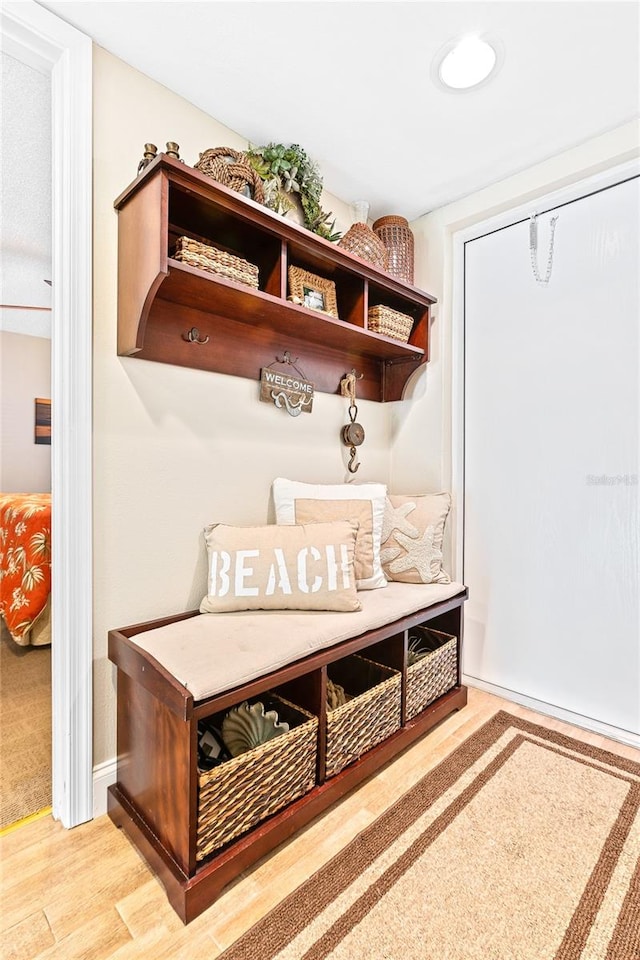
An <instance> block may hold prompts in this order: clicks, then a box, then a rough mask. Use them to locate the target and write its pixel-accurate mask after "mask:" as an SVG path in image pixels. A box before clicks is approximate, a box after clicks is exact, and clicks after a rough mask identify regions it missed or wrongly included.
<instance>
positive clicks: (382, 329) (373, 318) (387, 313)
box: [367, 304, 413, 343]
mask: <svg viewBox="0 0 640 960" xmlns="http://www.w3.org/2000/svg"><path fill="white" fill-rule="evenodd" d="M367 326H368V328H369V330H372V331H373V333H381V334H383V336H385V337H391V338H392V339H393V340H401V341H402V343H406V342H407V340H408V339H409V337H410V336H411V330H412V328H413V317H410V316H409V315H408V314H406V313H400V311H399V310H392V309H391V307H384V306H382V305H381V304H380V305H379V306H377V307H370V308H369V314H368V324H367Z"/></svg>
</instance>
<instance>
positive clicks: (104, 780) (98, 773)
mask: <svg viewBox="0 0 640 960" xmlns="http://www.w3.org/2000/svg"><path fill="white" fill-rule="evenodd" d="M116 779H117V760H116V758H115V757H113V758H112V759H111V760H105V761H104V762H103V763H97V764H96V765H95V767H94V768H93V816H94V818H95V817H101V816H102V815H103V814H104V813H106V812H107V790H108V788H109V787H110V786H111V785H112V784H113V783H115V782H116Z"/></svg>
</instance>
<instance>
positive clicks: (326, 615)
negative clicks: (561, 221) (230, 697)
mask: <svg viewBox="0 0 640 960" xmlns="http://www.w3.org/2000/svg"><path fill="white" fill-rule="evenodd" d="M463 590H464V586H463V585H462V584H461V583H447V584H444V583H426V584H413V583H412V584H407V583H390V584H389V586H388V587H387V589H386V590H369V591H367V592H366V593H361V594H360V599H361V600H362V610H358V611H356V612H354V613H333V612H323V611H298V610H260V611H256V612H253V611H243V612H239V613H205V614H200V615H199V616H196V617H191V618H190V619H189V620H180V621H179V622H178V623H170V624H168V625H167V626H166V627H159V628H158V629H157V630H148V631H146V632H145V633H140V634H138V635H137V636H135V637H132V641H133V642H134V643H136V644H137V645H138V646H139V647H141V648H142V649H143V650H146V651H147V652H148V653H150V654H151V656H153V657H155V659H156V660H157V661H158V662H159V663H161V664H162V666H163V667H165V668H166V669H167V670H168V671H169V673H171V674H172V675H173V676H174V677H175V678H176V680H178V681H179V682H180V683H182V684H183V685H184V686H185V687H186V688H187V690H189V691H190V693H191V694H192V696H193V699H194V700H204V699H206V698H207V697H211V696H213V694H215V693H221V692H222V691H223V690H230V689H232V688H233V687H237V686H238V685H239V684H241V683H246V682H247V681H248V680H255V678H256V677H261V676H263V675H264V674H266V673H270V672H271V671H272V670H276V669H278V667H283V666H285V665H286V664H288V663H293V662H294V661H296V660H300V659H301V658H302V657H307V656H309V654H311V653H314V652H315V651H316V650H323V649H325V648H326V647H331V646H333V644H334V643H339V642H340V641H342V640H348V639H349V638H350V637H357V636H359V635H360V634H362V633H366V631H368V630H373V629H374V628H375V627H381V626H383V625H384V624H386V623H392V622H393V621H394V620H398V619H399V618H400V617H404V616H407V615H408V614H410V613H414V612H415V611H416V610H422V609H423V608H424V607H429V606H431V605H432V604H435V603H440V602H441V601H442V600H447V599H448V598H449V597H454V596H455V595H456V594H458V593H461V592H462V591H463Z"/></svg>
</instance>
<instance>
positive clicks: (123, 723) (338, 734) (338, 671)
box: [109, 583, 467, 923]
mask: <svg viewBox="0 0 640 960" xmlns="http://www.w3.org/2000/svg"><path fill="white" fill-rule="evenodd" d="M359 597H360V599H361V600H362V604H363V609H362V610H361V611H357V612H354V613H332V612H302V611H271V612H270V611H258V612H243V613H229V614H199V613H198V612H191V613H184V614H180V615H178V616H174V617H167V618H164V619H161V620H156V621H151V622H148V623H142V624H137V625H134V626H129V627H124V628H122V629H119V630H112V631H110V633H109V658H110V659H111V660H112V661H113V662H114V663H115V664H116V666H117V668H118V774H117V776H118V779H117V783H116V784H115V785H114V786H112V787H110V789H109V815H110V816H111V819H112V820H113V821H114V823H116V824H117V825H118V826H120V827H122V828H124V829H125V830H126V832H127V833H128V835H129V836H130V838H131V839H132V840H133V842H134V843H135V844H136V846H137V847H138V848H139V850H140V851H141V853H142V854H143V855H144V856H145V858H146V859H147V861H148V862H149V864H150V865H151V866H152V867H153V869H154V870H155V871H156V873H157V874H158V876H159V879H160V880H161V882H162V883H163V884H164V886H165V888H166V890H167V894H168V897H169V900H170V902H171V904H172V905H173V907H174V909H175V910H176V912H177V913H178V914H179V916H180V917H181V918H182V920H183V921H184V922H185V923H188V922H189V921H190V920H191V919H193V918H194V917H196V916H197V915H198V914H199V913H201V912H202V911H203V910H204V909H206V907H208V906H209V905H210V904H211V903H212V902H213V901H214V900H215V899H216V897H217V896H218V895H219V894H220V892H221V891H222V889H223V888H224V886H225V885H226V884H228V883H229V882H230V881H231V880H233V879H234V878H235V877H236V876H237V875H238V874H239V873H240V872H241V871H242V870H244V869H245V868H246V867H247V866H249V865H250V864H252V863H254V862H255V861H256V860H258V859H259V858H260V857H262V856H263V855H264V854H265V853H267V852H268V851H269V850H271V849H273V848H274V847H275V846H277V845H278V844H279V843H281V842H282V841H283V840H285V839H286V838H288V837H289V836H291V835H292V834H293V833H294V832H295V831H296V830H298V829H299V828H300V827H301V826H302V825H304V824H306V823H308V822H309V821H310V820H312V819H313V818H314V817H315V816H317V815H318V814H319V813H320V812H321V811H322V810H324V809H326V808H327V807H328V806H329V805H330V804H331V803H333V802H334V801H335V800H337V799H339V798H340V797H341V796H343V795H344V794H345V793H346V792H347V791H348V790H350V789H351V788H352V787H354V786H355V785H356V784H357V783H359V782H361V781H362V780H364V779H365V778H366V777H368V776H370V775H371V774H372V773H373V772H374V771H375V770H377V769H378V768H379V767H381V766H382V765H383V764H385V763H386V762H388V761H389V760H390V759H391V758H392V757H393V756H395V755H396V754H397V753H399V752H400V751H401V750H402V749H404V747H406V746H407V745H409V744H410V743H411V742H413V741H414V740H416V739H417V738H418V737H420V736H422V735H423V734H424V733H425V732H426V731H427V730H429V729H430V728H431V727H433V726H434V725H435V724H436V723H438V722H439V721H440V720H441V719H443V718H444V717H445V716H447V714H449V713H451V712H452V711H454V710H457V709H460V708H461V707H463V706H464V705H465V703H466V701H467V691H466V688H465V687H464V686H462V685H461V682H460V678H461V644H462V628H463V613H462V611H463V604H464V601H465V600H466V598H467V591H466V588H465V587H464V586H463V585H462V584H459V583H453V584H401V583H390V584H389V585H388V587H386V588H385V589H382V590H371V591H362V592H361V593H360V594H359ZM421 625H422V626H428V627H429V628H433V629H434V630H435V631H438V632H440V633H441V634H442V635H446V643H444V644H443V651H444V653H439V652H438V651H437V650H436V652H435V654H434V658H433V659H432V660H431V662H430V664H429V666H428V668H427V671H428V673H429V676H430V680H429V682H428V685H427V687H428V690H427V696H426V699H427V700H430V702H428V703H427V704H426V705H425V706H424V707H423V706H422V704H420V703H419V704H418V705H417V708H416V704H415V698H413V699H412V706H411V710H412V712H413V713H414V715H410V713H409V712H408V710H407V696H408V693H409V694H410V693H411V689H412V686H411V685H412V682H413V680H414V674H415V671H416V669H417V667H416V666H414V667H411V666H409V657H408V648H409V635H410V632H411V631H412V630H413V629H414V628H418V627H419V626H421ZM452 641H454V642H452ZM356 655H357V656H356ZM440 660H442V666H443V669H444V678H443V679H442V680H440V679H439V677H438V676H437V675H436V677H435V679H434V678H433V671H434V665H435V666H436V674H437V672H438V667H437V664H438V663H439V662H440ZM419 663H420V661H418V664H419ZM360 671H361V672H360ZM331 677H334V678H337V680H338V682H341V681H344V683H345V689H346V690H347V693H348V695H349V699H348V701H347V703H346V705H345V706H341V707H338V709H337V710H336V711H329V710H328V709H327V682H328V678H331ZM349 688H351V689H349ZM442 689H445V692H444V693H442V694H441V695H438V693H439V691H440V690H442ZM422 696H423V701H424V699H425V697H424V695H422ZM433 696H435V697H436V699H433ZM261 697H262V698H263V699H265V698H267V697H274V698H280V702H285V703H286V704H288V709H289V708H290V709H291V710H293V712H294V713H296V712H297V713H298V714H299V716H300V726H296V727H295V729H294V730H292V732H289V733H286V734H284V735H282V736H279V737H277V738H276V739H275V740H272V741H270V742H269V743H270V744H273V745H274V746H273V747H269V749H265V747H267V746H268V745H264V744H263V745H262V746H260V747H257V748H255V750H252V751H251V752H249V753H246V754H241V755H240V757H237V758H235V759H234V760H230V761H228V769H225V768H227V764H222V765H220V766H219V767H217V768H215V771H216V772H215V773H214V774H213V775H210V773H207V772H204V771H203V770H201V769H200V768H199V766H198V737H199V731H198V727H199V724H201V723H202V722H203V721H204V720H206V719H207V718H208V719H209V721H210V722H211V718H215V717H218V716H222V715H223V713H224V712H225V711H228V710H229V709H230V708H231V707H233V706H236V705H238V704H240V703H242V702H243V701H245V700H248V701H250V702H255V701H256V700H258V699H260V698H261ZM332 713H333V714H334V716H333V717H332ZM292 733H293V736H292ZM289 738H290V739H289ZM328 739H329V744H328ZM299 751H302V752H299ZM254 754H255V756H254ZM258 754H259V755H258ZM241 757H245V758H247V760H246V762H245V761H242V762H240V763H238V761H239V760H240V759H241ZM271 757H273V761H271V759H270V758H271ZM271 762H273V769H272V770H270V769H269V764H270V763H271ZM296 764H298V765H299V766H300V767H301V768H302V767H304V771H305V772H304V776H303V777H302V779H301V780H299V782H296V783H295V784H293V785H290V784H289V783H286V782H285V783H281V782H280V781H281V780H282V773H283V771H284V772H285V773H286V771H287V769H288V768H289V767H290V766H293V765H296ZM252 769H255V770H256V777H257V778H260V777H265V776H266V777H269V776H270V774H271V772H275V771H276V770H277V771H279V785H278V790H279V791H280V792H279V793H278V794H277V796H276V797H275V799H274V800H273V802H272V803H270V804H269V803H267V804H263V803H262V802H261V801H260V798H256V800H257V801H258V802H256V803H255V804H253V803H251V800H252V799H254V798H252V795H251V779H250V777H251V774H250V772H249V773H247V771H250V770H252ZM218 771H219V774H218ZM236 777H239V778H240V780H239V781H238V780H237V779H236ZM285 779H286V778H285ZM237 782H240V783H241V786H242V791H243V797H244V799H243V800H242V801H241V803H242V806H243V807H244V808H246V809H247V810H249V813H248V814H247V817H246V819H243V818H242V817H241V818H240V819H238V817H237V815H236V814H237V812H238V811H237V810H236V808H235V806H234V803H235V801H234V797H233V796H232V794H233V792H234V790H235V786H234V784H236V783H237ZM227 783H228V786H227V785H226V784H227ZM225 809H226V811H227V812H226V813H225Z"/></svg>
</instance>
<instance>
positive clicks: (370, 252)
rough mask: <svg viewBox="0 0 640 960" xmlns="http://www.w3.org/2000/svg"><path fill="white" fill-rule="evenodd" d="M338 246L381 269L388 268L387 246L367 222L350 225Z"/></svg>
mask: <svg viewBox="0 0 640 960" xmlns="http://www.w3.org/2000/svg"><path fill="white" fill-rule="evenodd" d="M338 246H339V247H342V249H343V250H347V251H348V252H349V253H355V255H356V256H357V257H360V258H361V259H362V260H366V261H367V262H368V263H372V264H373V265H374V266H375V267H380V269H381V270H386V269H387V248H386V247H385V245H384V243H383V242H382V240H380V239H379V238H378V237H377V236H376V235H375V233H374V232H373V230H372V229H371V227H368V226H367V225H366V223H354V224H353V225H352V226H351V227H349V229H348V230H347V232H346V233H345V235H344V237H342V239H341V240H339V241H338Z"/></svg>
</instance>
